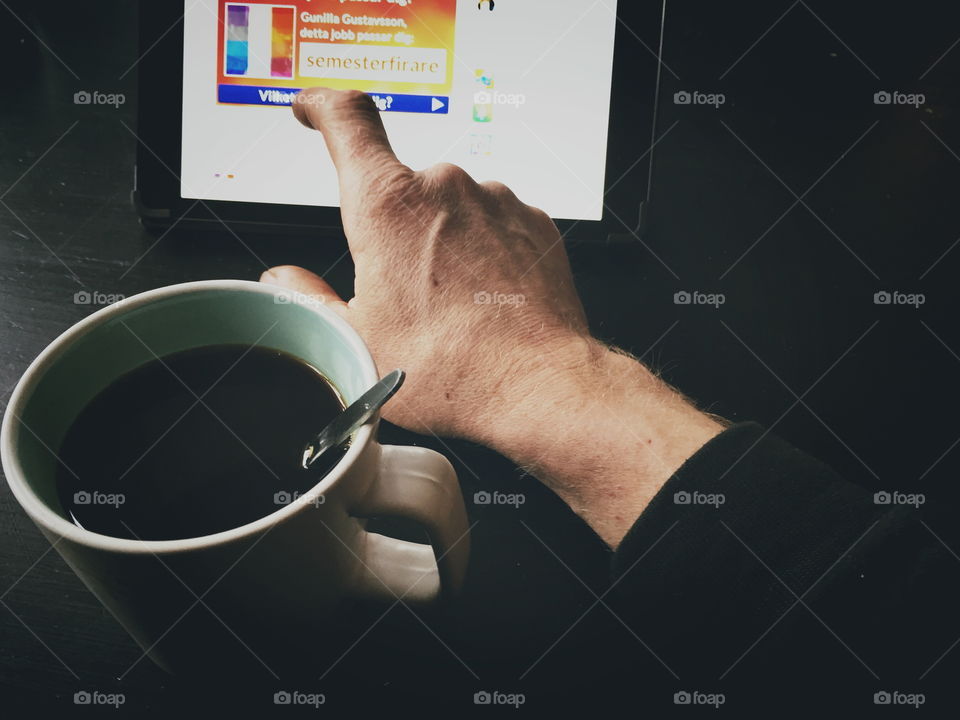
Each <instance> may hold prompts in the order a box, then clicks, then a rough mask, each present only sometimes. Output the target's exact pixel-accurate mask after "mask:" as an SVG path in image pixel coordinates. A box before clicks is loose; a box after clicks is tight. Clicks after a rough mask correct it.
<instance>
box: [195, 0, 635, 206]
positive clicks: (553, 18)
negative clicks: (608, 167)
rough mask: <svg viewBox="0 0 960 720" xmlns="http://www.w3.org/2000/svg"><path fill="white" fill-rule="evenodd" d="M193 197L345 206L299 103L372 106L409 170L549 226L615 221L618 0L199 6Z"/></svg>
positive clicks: (201, 1) (209, 0)
mask: <svg viewBox="0 0 960 720" xmlns="http://www.w3.org/2000/svg"><path fill="white" fill-rule="evenodd" d="M185 6H186V12H185V15H184V45H183V47H184V53H183V134H182V138H183V140H182V142H183V144H182V163H181V195H182V196H183V197H184V198H199V199H204V200H228V201H231V200H232V201H243V202H256V203H285V204H293V205H314V206H337V205H338V204H339V201H338V189H337V181H336V173H335V171H334V168H333V165H332V163H331V162H330V159H329V156H328V155H327V153H326V151H325V149H324V148H323V141H322V138H321V137H320V136H319V134H318V133H316V132H313V131H310V130H308V129H306V128H304V127H302V126H300V124H299V123H297V122H296V120H295V119H294V118H293V115H292V113H291V112H290V108H289V105H290V102H291V98H292V96H293V94H294V93H296V92H297V91H298V90H300V89H302V88H305V87H311V86H314V85H323V86H327V87H333V88H354V89H358V90H362V91H364V92H366V93H368V94H369V95H370V96H371V97H372V98H373V100H374V102H375V103H376V104H377V106H378V107H379V108H380V110H381V117H382V119H383V122H384V125H385V126H386V129H387V133H388V135H389V137H390V140H391V142H392V144H393V146H394V149H395V150H396V152H397V155H398V157H399V158H400V160H401V161H403V162H404V163H406V164H407V165H409V166H410V167H412V168H414V169H422V168H425V167H428V166H430V165H432V164H434V163H437V162H451V163H454V164H456V165H460V166H461V167H463V168H464V169H465V170H467V171H468V172H469V173H470V174H471V176H473V177H474V178H475V179H476V180H478V181H482V180H499V181H500V182H503V183H506V184H507V185H509V186H510V187H511V188H512V189H513V191H514V192H515V193H516V194H517V195H518V196H519V197H520V199H521V200H523V201H524V202H527V203H529V204H531V205H535V206H537V207H540V208H542V209H543V210H545V211H546V212H547V213H549V214H550V215H551V216H552V217H555V218H564V219H579V220H599V219H600V218H601V215H602V210H603V192H604V167H605V160H606V151H607V121H608V114H609V107H610V86H611V72H612V67H613V43H614V32H615V27H616V22H617V20H616V0H596V1H595V2H594V1H590V0H588V1H584V0H540V1H539V2H536V1H534V0H483V1H482V2H477V0H460V1H457V0H293V1H292V2H288V3H283V4H278V3H261V2H229V1H227V0H187V1H186V3H185Z"/></svg>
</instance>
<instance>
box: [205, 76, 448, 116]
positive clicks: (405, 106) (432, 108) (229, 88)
mask: <svg viewBox="0 0 960 720" xmlns="http://www.w3.org/2000/svg"><path fill="white" fill-rule="evenodd" d="M298 92H300V88H286V87H285V88H277V87H269V86H265V85H264V86H261V85H231V84H226V83H225V84H223V85H218V86H217V100H218V101H219V102H222V103H230V104H234V105H291V104H292V103H293V96H294V95H296V94H297V93H298ZM368 94H369V95H370V97H372V98H373V101H374V102H375V103H376V105H377V107H378V108H380V111H381V112H409V113H426V114H427V115H446V114H447V113H448V112H449V111H450V98H449V97H447V96H446V95H397V94H395V93H368Z"/></svg>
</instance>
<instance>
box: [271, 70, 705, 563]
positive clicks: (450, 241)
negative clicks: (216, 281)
mask: <svg viewBox="0 0 960 720" xmlns="http://www.w3.org/2000/svg"><path fill="white" fill-rule="evenodd" d="M294 114H295V115H296V117H297V119H298V120H300V122H301V123H303V124H304V125H307V126H308V127H312V128H315V129H317V130H319V131H320V132H322V133H323V138H324V140H325V141H326V145H327V149H328V150H329V152H330V155H331V157H332V159H333V162H334V165H335V166H336V169H337V175H338V179H339V184H340V198H341V214H342V217H343V227H344V231H345V233H346V237H347V242H348V244H349V249H350V253H351V255H352V256H353V260H354V265H355V268H356V280H355V287H354V291H355V294H354V297H353V298H351V299H350V300H349V301H348V302H344V301H343V300H342V299H341V298H340V297H339V296H338V295H337V293H336V292H335V291H334V290H333V288H331V287H330V286H329V285H328V284H327V283H326V282H325V281H324V280H323V279H321V278H320V277H319V276H317V275H315V274H313V273H311V272H309V271H307V270H305V269H303V268H298V267H293V266H281V267H276V268H272V269H270V270H268V271H267V272H265V273H264V274H263V276H262V277H261V280H262V281H264V282H268V283H272V284H276V285H282V286H284V287H286V288H289V289H293V290H296V291H298V292H301V293H304V294H307V295H312V296H318V297H320V298H322V299H323V300H324V302H326V303H327V304H328V305H329V306H330V307H331V308H333V309H334V310H335V311H336V312H338V313H339V314H340V315H342V316H343V317H344V318H345V319H346V320H347V321H348V322H349V323H350V324H351V325H352V326H353V327H354V328H356V330H357V331H358V332H359V334H360V336H361V337H362V338H363V339H364V341H365V342H366V343H367V345H368V346H369V347H370V350H371V352H372V353H373V356H374V359H375V361H376V363H377V366H378V367H379V368H380V369H384V370H385V369H392V368H395V367H400V368H403V369H404V370H405V371H406V373H407V380H406V382H405V385H404V388H403V389H402V390H401V392H400V393H398V394H397V396H396V397H395V398H394V399H393V400H392V401H391V402H390V403H388V404H387V405H386V406H385V408H384V416H385V417H386V418H387V419H388V420H390V421H391V422H394V423H396V424H398V425H401V426H403V427H407V428H409V429H412V430H416V431H420V432H424V433H434V434H437V435H448V436H455V437H461V438H465V439H469V440H473V441H475V442H478V443H481V444H484V445H487V446H490V447H492V448H494V449H496V450H498V451H499V452H501V453H502V454H504V455H506V456H507V457H510V458H511V459H512V460H514V461H515V462H516V463H517V464H519V465H522V466H524V467H525V468H527V469H528V471H529V472H531V474H533V475H534V476H536V477H537V478H539V479H540V480H541V481H543V482H544V483H545V484H547V485H548V486H549V487H550V488H551V489H553V490H554V491H555V492H557V493H558V494H559V495H560V496H561V498H563V499H564V500H565V501H566V502H567V503H568V504H569V505H570V506H571V507H572V508H573V509H574V510H575V511H576V512H577V513H579V514H580V515H581V516H582V517H583V518H584V519H585V520H586V521H587V522H588V523H589V524H590V525H591V526H592V527H593V528H594V530H595V531H596V532H597V533H598V534H599V535H600V536H601V537H602V538H603V539H604V540H605V541H606V542H607V543H608V544H610V545H611V546H613V547H615V546H616V545H617V544H618V543H619V541H620V539H621V538H622V537H623V535H624V534H625V533H626V530H627V529H628V528H629V527H630V525H631V524H632V523H633V521H634V520H635V519H636V517H637V516H638V515H639V514H640V512H642V510H643V508H644V507H646V505H647V503H648V502H649V501H650V499H652V497H653V495H654V494H655V493H656V491H657V490H658V489H659V488H660V487H661V486H662V485H663V483H664V482H665V481H666V480H667V479H668V478H669V477H670V475H671V474H672V473H673V472H674V471H675V470H676V469H677V468H678V467H679V466H680V464H681V463H682V462H683V460H685V459H686V458H687V457H688V456H689V455H690V454H692V453H693V452H694V451H696V449H698V448H699V447H700V446H701V445H702V444H703V443H704V442H706V440H708V439H709V438H710V437H712V436H713V435H715V434H716V433H717V432H719V430H720V425H719V424H718V423H717V422H715V421H714V420H713V419H712V418H710V417H708V416H707V415H704V414H703V413H701V412H699V411H698V410H696V408H694V407H692V406H691V405H690V404H689V403H687V402H686V401H685V399H684V398H682V396H680V395H679V393H677V392H676V391H674V390H673V389H672V388H670V387H669V386H667V385H666V384H664V383H662V382H661V381H660V380H659V379H657V378H656V377H654V376H653V375H652V374H651V373H650V372H649V371H648V370H647V369H646V368H645V367H644V366H643V365H641V364H640V363H639V362H637V361H636V360H634V359H633V358H631V357H629V356H626V355H625V354H623V353H620V352H618V351H615V350H612V349H610V348H608V347H607V346H605V345H603V344H602V343H600V342H598V341H597V340H595V339H593V338H592V337H591V335H590V332H589V329H588V327H587V322H586V318H585V315H584V312H583V307H582V305H581V303H580V300H579V297H578V296H577V293H576V289H575V287H574V284H573V277H572V274H571V271H570V265H569V262H568V260H567V255H566V250H565V248H564V245H563V240H562V238H561V237H560V234H559V232H558V231H557V228H556V226H555V225H554V224H553V222H552V221H551V220H550V218H549V217H548V216H547V215H546V214H545V213H544V212H542V211H541V210H538V209H536V208H533V207H530V206H529V205H526V204H524V203H523V202H521V201H520V200H519V199H517V197H516V196H515V195H514V194H513V193H512V192H511V191H510V190H509V189H508V188H506V187H505V186H504V185H502V184H500V183H476V182H474V181H473V180H472V179H471V178H470V177H469V175H467V173H466V172H465V171H463V170H462V169H460V168H458V167H456V166H453V165H449V164H440V165H435V166H433V167H430V168H428V169H426V170H423V171H419V172H415V171H413V170H411V169H410V168H408V167H407V166H405V165H403V164H402V163H400V162H399V160H398V159H397V157H396V155H395V154H394V152H393V150H392V149H391V147H390V143H389V141H388V140H387V136H386V132H385V131H384V128H383V124H382V123H381V121H380V115H379V112H378V111H377V110H376V107H375V106H374V104H373V102H372V101H371V100H370V98H369V97H368V96H367V95H366V94H364V93H360V92H356V91H336V90H330V89H326V88H313V89H310V90H305V91H303V92H301V93H300V94H298V95H297V98H296V101H295V103H294Z"/></svg>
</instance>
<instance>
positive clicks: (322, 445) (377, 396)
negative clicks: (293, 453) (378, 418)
mask: <svg viewBox="0 0 960 720" xmlns="http://www.w3.org/2000/svg"><path fill="white" fill-rule="evenodd" d="M403 378H404V372H403V370H394V371H393V372H391V373H388V374H387V375H386V376H384V378H383V379H382V380H381V381H380V382H378V383H377V384H376V385H374V386H373V387H372V388H370V389H369V390H367V391H366V392H365V393H364V394H363V395H361V396H360V397H359V398H357V400H356V401H355V402H353V403H351V404H350V406H349V407H347V408H346V409H345V410H344V411H343V412H342V413H340V414H339V415H337V416H336V417H335V418H334V419H333V420H331V421H330V424H329V425H327V426H326V427H325V428H324V429H323V431H322V432H321V433H320V434H319V435H317V437H316V438H315V439H314V440H312V441H311V442H309V443H307V445H306V447H304V449H303V467H304V468H309V467H310V466H311V465H313V463H314V462H315V461H316V460H317V458H318V457H320V456H321V455H322V454H323V453H324V452H325V451H327V450H329V449H330V448H332V447H336V446H337V445H340V444H341V443H343V442H345V441H346V440H347V438H349V437H350V436H351V435H352V434H353V433H354V431H356V429H357V428H359V427H360V426H361V425H363V424H364V423H365V422H367V420H369V419H370V418H371V417H372V416H373V414H374V413H375V412H377V410H379V409H380V408H381V407H382V406H383V404H384V403H385V402H386V401H387V400H389V399H390V398H391V397H393V394H394V393H395V392H396V391H397V390H399V389H400V386H401V385H403Z"/></svg>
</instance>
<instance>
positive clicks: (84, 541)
mask: <svg viewBox="0 0 960 720" xmlns="http://www.w3.org/2000/svg"><path fill="white" fill-rule="evenodd" d="M217 290H234V291H241V292H253V293H258V294H261V295H270V296H272V297H278V296H283V297H285V298H288V302H284V303H278V305H299V306H300V307H304V308H307V309H309V310H312V311H313V312H315V313H316V314H318V315H319V316H321V317H322V318H323V320H325V321H326V322H327V323H328V324H330V325H332V326H333V327H334V329H335V330H336V331H337V332H338V333H339V334H340V335H341V337H342V338H343V339H344V340H345V341H346V342H347V345H348V346H349V347H350V349H351V350H352V351H353V352H354V355H355V358H356V360H357V361H358V362H359V363H360V365H361V373H362V374H363V375H364V376H365V377H366V382H365V384H366V385H368V386H372V385H373V384H374V383H376V382H377V380H378V379H379V377H378V375H377V368H376V365H375V363H374V361H373V356H372V355H371V354H370V350H369V349H368V348H367V346H366V344H365V343H364V342H363V340H362V339H361V338H360V336H359V335H358V334H357V331H356V330H354V329H353V327H352V326H351V325H350V324H349V323H348V322H347V321H346V320H344V319H343V318H342V317H340V316H339V315H338V314H337V313H335V312H334V311H333V310H331V309H330V308H328V307H326V305H324V304H323V303H319V302H317V301H315V300H313V299H308V296H305V295H303V294H302V293H299V292H296V291H293V290H287V289H286V288H282V287H280V286H278V285H269V284H266V283H261V282H256V281H253V280H199V281H194V282H186V283H178V284H174V285H166V286H164V287H159V288H154V289H152V290H147V291H145V292H141V293H137V294H136V295H131V296H130V297H128V298H125V299H123V300H120V301H118V302H115V303H113V304H112V305H108V306H107V307H104V308H101V309H100V310H97V311H96V312H94V313H91V314H90V315H88V316H87V317H85V318H83V319H82V320H80V321H79V322H77V323H75V324H73V325H71V326H70V327H69V328H67V329H66V330H64V331H63V332H62V333H60V335H58V336H57V337H56V338H55V339H54V340H53V341H51V342H50V343H49V344H48V345H47V346H46V347H45V348H44V349H43V350H42V351H41V352H40V354H39V355H37V357H36V358H34V360H33V361H32V362H31V363H30V364H29V365H28V366H27V369H26V370H25V371H24V373H23V375H22V376H21V378H20V380H19V381H17V384H16V386H15V387H14V390H13V392H12V393H11V395H10V401H9V403H8V404H7V409H6V412H5V413H4V417H3V425H2V427H0V458H2V466H3V472H4V475H5V476H6V479H7V485H8V486H9V487H10V490H11V491H12V492H13V495H14V497H15V498H16V500H17V502H19V503H20V505H21V506H22V507H23V509H24V510H25V511H26V512H27V515H29V516H30V518H31V519H32V520H33V521H34V522H35V523H36V524H37V525H39V526H40V527H41V528H42V529H46V530H49V531H50V532H52V533H54V534H55V535H57V536H58V537H60V538H61V539H63V538H66V539H68V540H71V541H73V542H74V543H77V544H79V545H83V546H87V547H92V548H95V549H99V550H107V551H113V552H121V553H133V554H137V553H143V554H157V553H171V552H183V551H189V550H198V549H204V548H210V547H213V546H217V545H223V544H226V543H230V542H234V541H237V540H240V539H243V538H247V537H251V536H254V535H257V534H259V533H261V532H265V531H267V530H269V529H270V528H271V527H272V526H274V525H277V524H279V523H281V522H284V521H285V520H287V519H289V518H291V517H292V516H293V515H295V514H297V513H298V512H301V511H303V510H304V509H305V508H306V507H307V506H309V505H311V504H313V502H314V501H315V500H316V499H317V498H318V497H319V496H320V495H323V494H324V493H325V492H327V491H329V490H330V488H331V487H333V486H334V485H335V484H337V483H338V482H339V480H340V479H341V478H342V477H343V476H344V475H345V474H346V473H347V472H348V470H349V469H350V468H351V467H353V465H354V464H355V462H356V461H357V459H358V458H359V456H360V455H361V453H363V452H364V450H365V449H366V447H367V446H368V445H369V444H370V443H371V442H372V440H373V435H374V431H375V429H376V427H377V425H378V424H379V419H380V414H379V412H378V413H376V414H375V415H374V416H373V418H372V419H371V420H370V421H368V422H367V423H365V424H364V425H362V426H361V427H360V429H359V430H357V432H356V435H355V436H354V441H353V442H352V443H351V444H350V449H349V450H348V451H347V453H346V454H345V455H344V456H343V457H342V458H341V459H340V461H339V462H338V463H337V464H336V465H335V466H334V467H333V469H332V470H330V472H328V473H327V474H326V475H325V476H324V477H323V479H322V480H320V482H318V483H317V484H316V485H314V486H313V487H311V488H310V490H309V491H307V492H305V493H303V494H302V495H300V496H299V497H298V498H297V499H296V500H294V501H292V502H290V503H289V504H287V505H285V506H283V507H281V508H279V509H277V510H274V511H273V512H271V513H268V514H267V515H264V516H262V517H259V518H257V519H256V520H253V521H251V522H249V523H245V524H243V525H238V526H237V527H233V528H230V529H228V530H222V531H220V532H217V533H211V534H209V535H197V536H194V537H189V538H177V539H174V540H136V539H128V538H118V537H113V536H111V535H103V534H101V533H96V532H93V531H92V530H87V529H85V528H82V527H80V526H78V525H76V524H74V523H72V522H70V520H68V519H67V518H65V517H63V516H62V515H60V514H58V513H57V512H55V511H54V510H53V509H52V508H50V507H48V506H47V505H46V504H45V503H44V502H43V501H42V500H41V499H40V498H39V497H38V496H37V494H36V493H35V492H34V491H33V489H32V488H31V487H30V484H29V483H28V482H27V479H26V473H25V472H24V470H23V467H22V465H21V463H20V458H19V457H18V454H17V452H16V450H15V446H14V441H15V440H16V439H17V437H18V434H19V432H20V427H21V426H22V423H21V422H19V418H20V417H22V415H23V413H22V410H23V407H24V406H25V405H26V403H27V402H29V400H30V397H31V396H32V394H33V390H34V389H35V388H36V386H37V384H38V383H39V381H40V380H41V379H42V378H43V376H44V374H45V373H46V371H47V370H48V369H49V368H50V367H51V366H52V365H54V364H55V363H56V362H57V361H58V360H59V359H60V358H61V357H62V356H63V354H64V353H65V352H66V351H67V349H68V348H69V347H70V345H71V344H73V342H75V341H76V340H77V339H79V338H80V337H82V336H83V335H85V334H87V333H89V332H90V331H92V330H93V329H95V328H96V327H99V326H100V325H103V324H104V323H106V322H107V321H109V320H112V319H114V318H115V317H117V316H122V315H124V314H126V313H127V312H129V311H131V310H134V309H136V308H139V307H143V306H145V305H149V304H151V303H154V302H156V301H159V300H165V299H168V298H171V297H177V296H180V295H186V294H192V293H202V292H209V291H217ZM48 450H49V448H48ZM51 452H53V451H52V450H51Z"/></svg>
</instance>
